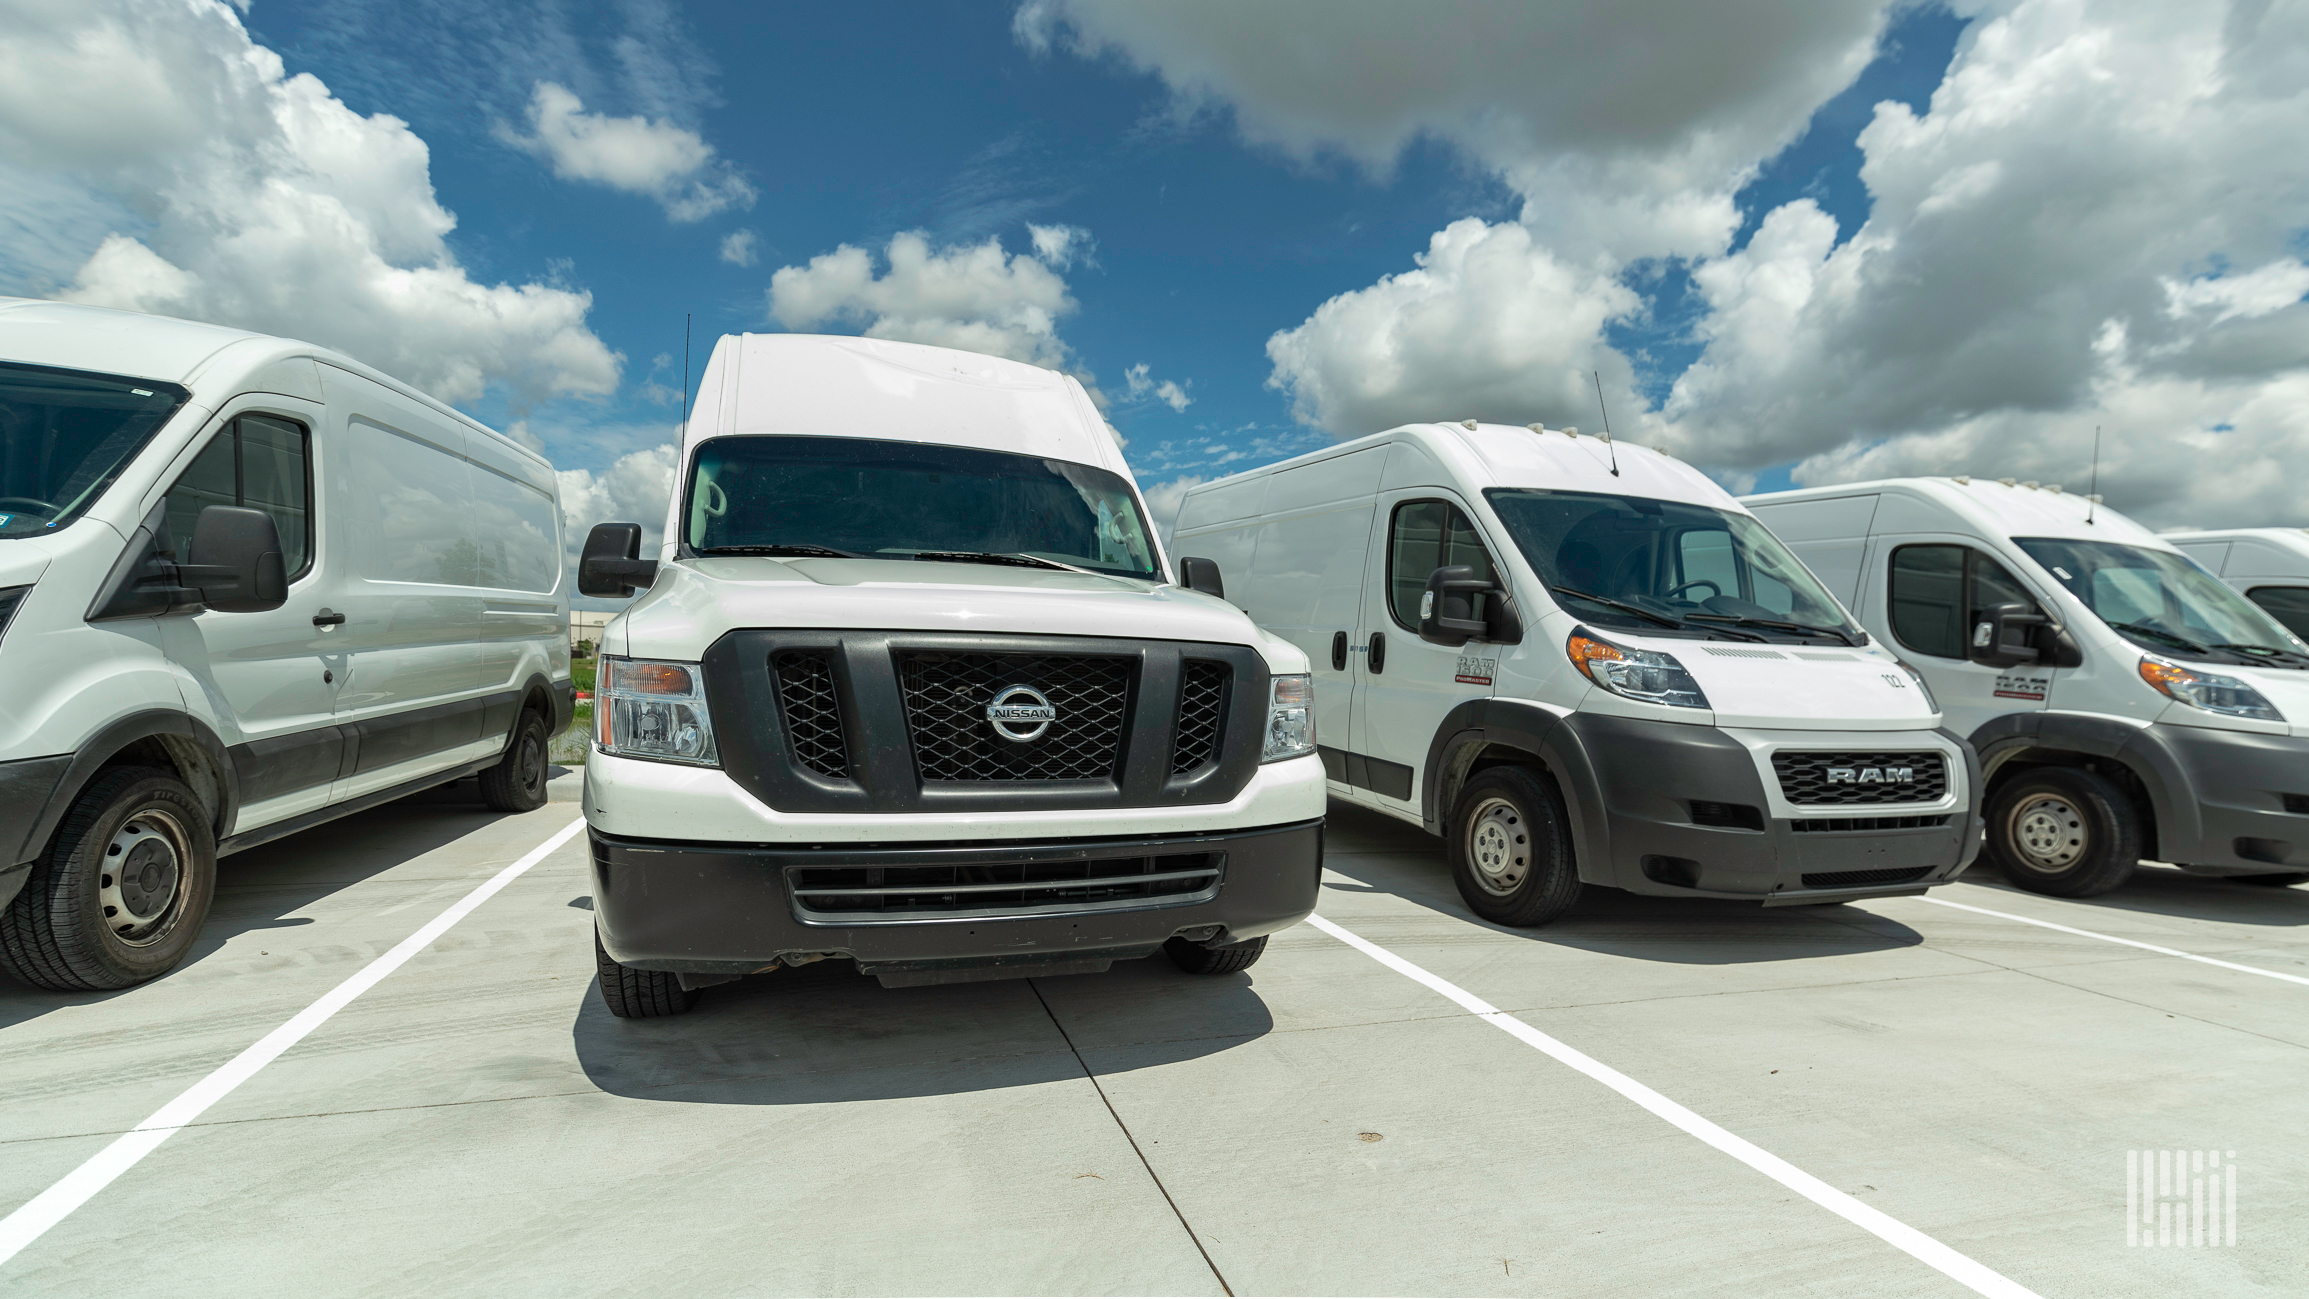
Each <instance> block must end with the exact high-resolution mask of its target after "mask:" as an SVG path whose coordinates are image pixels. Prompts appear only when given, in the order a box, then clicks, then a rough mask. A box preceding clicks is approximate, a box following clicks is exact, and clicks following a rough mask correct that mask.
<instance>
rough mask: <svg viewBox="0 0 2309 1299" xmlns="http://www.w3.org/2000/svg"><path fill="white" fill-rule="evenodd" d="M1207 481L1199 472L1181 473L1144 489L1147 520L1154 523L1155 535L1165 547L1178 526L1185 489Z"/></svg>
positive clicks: (1185, 493) (1184, 502) (1184, 499)
mask: <svg viewBox="0 0 2309 1299" xmlns="http://www.w3.org/2000/svg"><path fill="white" fill-rule="evenodd" d="M1209 481H1210V479H1208V478H1205V477H1203V476H1202V475H1201V474H1181V475H1180V476H1179V477H1177V478H1173V479H1171V480H1170V481H1169V482H1167V483H1156V484H1155V485H1154V486H1152V487H1149V488H1146V489H1144V494H1145V496H1146V510H1147V515H1148V518H1149V522H1151V523H1153V524H1154V530H1155V535H1156V536H1158V537H1160V538H1162V543H1163V546H1164V547H1165V548H1166V549H1167V548H1168V547H1169V546H1170V544H1171V532H1172V531H1173V530H1174V529H1176V528H1177V527H1178V522H1179V507H1180V506H1182V505H1184V504H1186V499H1187V489H1188V488H1190V487H1194V486H1198V485H1200V484H1202V483H1207V482H1209Z"/></svg>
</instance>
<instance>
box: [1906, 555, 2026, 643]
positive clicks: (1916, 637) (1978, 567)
mask: <svg viewBox="0 0 2309 1299" xmlns="http://www.w3.org/2000/svg"><path fill="white" fill-rule="evenodd" d="M1887 594H1888V595H1889V596H1890V604H1891V606H1892V636H1893V639H1895V640H1897V641H1899V642H1900V643H1901V644H1902V645H1905V646H1907V647H1908V648H1909V649H1912V650H1915V651H1916V652H1917V653H1919V654H1930V655H1932V656H1933V657H1935V658H1944V659H1960V658H1964V657H1967V654H1966V649H1965V641H1966V635H1967V632H1968V630H1969V629H1970V628H1971V627H1972V626H1973V624H1975V623H1977V622H1979V621H1980V620H1981V618H1982V617H1983V614H1984V611H1985V610H1987V609H1989V608H1991V607H1993V606H1996V605H2000V604H2018V605H2025V606H2027V607H2028V608H2030V609H2034V608H2036V607H2037V605H2036V597H2034V596H2032V595H2030V594H2029V591H2028V588H2027V587H2024V586H2022V585H2021V584H2020V580H2019V579H2018V578H2015V577H2014V576H2013V575H2012V573H2011V572H2010V571H2009V570H2008V569H2006V568H2005V566H2004V565H2002V564H2000V563H1998V562H1996V560H1995V559H1993V558H1991V557H1990V556H1988V555H1984V554H1982V553H1981V552H1979V551H1977V550H1973V549H1971V548H1970V547H1967V546H1902V547H1900V548H1899V549H1897V550H1895V551H1893V552H1892V571H1891V583H1890V588H1889V590H1888V592H1887Z"/></svg>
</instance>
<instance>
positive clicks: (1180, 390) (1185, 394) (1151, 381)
mask: <svg viewBox="0 0 2309 1299" xmlns="http://www.w3.org/2000/svg"><path fill="white" fill-rule="evenodd" d="M1122 381H1123V384H1124V385H1125V387H1124V392H1123V397H1124V400H1126V401H1145V400H1147V399H1149V398H1152V399H1154V400H1155V401H1159V402H1161V403H1162V404H1163V405H1165V406H1168V407H1170V408H1171V409H1172V410H1174V411H1177V412H1179V413H1181V414H1184V413H1185V412H1186V409H1187V407H1189V406H1192V405H1194V404H1195V399H1194V397H1193V396H1192V395H1191V394H1190V392H1189V391H1188V390H1189V389H1191V388H1193V387H1194V386H1195V381H1194V380H1192V379H1189V380H1187V381H1186V382H1185V383H1183V384H1182V383H1179V382H1178V381H1177V380H1174V379H1160V380H1158V379H1156V378H1155V377H1154V372H1153V367H1151V366H1149V365H1148V364H1147V363H1146V362H1144V361H1141V362H1139V363H1138V364H1137V365H1134V366H1131V367H1130V368H1129V369H1127V370H1124V371H1123V372H1122Z"/></svg>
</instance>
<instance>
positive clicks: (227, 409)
mask: <svg viewBox="0 0 2309 1299" xmlns="http://www.w3.org/2000/svg"><path fill="white" fill-rule="evenodd" d="M560 538H561V528H560V506H559V504H558V501H557V498H556V495H555V487H554V477H553V471H552V469H551V467H550V466H548V465H547V464H546V463H545V462H544V461H543V460H540V459H539V458H538V457H537V456H535V455H533V454H531V453H530V452H529V451H527V450H524V449H523V448H522V447H520V446H518V445H516V444H515V443H513V442H511V441H508V440H507V439H505V438H504V437H501V436H499V435H498V434H496V433H493V432H491V431H489V430H488V429H486V428H483V427H482V426H481V425H479V424H476V423H474V422H473V421H472V420H470V419H467V418H465V417H464V416H462V415H459V414H458V413H456V412H455V411H453V410H451V409H449V408H448V407H446V406H443V405H442V404H440V403H439V402H436V401H434V400H432V399H431V398H428V397H426V396H425V395H424V394H422V393H419V392H417V391H415V390H413V389H411V388H409V387H408V386H406V385H404V384H400V383H396V382H394V381H393V380H392V379H389V378H387V377H385V376H384V375H382V374H379V373H377V372H376V371H374V370H371V369H369V368H368V367H366V366H364V365H361V364H360V363H359V362H357V361H353V360H350V359H348V358H346V357H343V356H339V355H337V354H336V353H333V352H328V351H324V350H322V349H320V348H316V347H313V346H312V345H310V344H307V343H297V342H291V341H289V340H287V339H281V338H265V337H261V336H258V335H255V334H248V333H243V332H241V331H239V330H232V329H219V328H215V327H213V326H209V325H199V324H193V323H191V322H188V321H182V320H168V319H164V318H161V317H157V316H145V315H138V314H135V313H131V312H123V311H107V310H101V309H98V308H94V307H80V306H68V305H64V304H61V303H53V302H27V301H22V300H15V299H0V907H4V909H0V966H5V967H6V968H7V970H8V972H9V973H11V974H14V975H15V976H16V977H18V978H20V979H23V980H25V981H26V982H29V983H33V984H36V985H38V986H40V987H44V988H54V989H60V990H73V989H95V988H118V987H124V986H126V985H128V984H132V983H136V982H138V981H140V980H144V979H149V978H152V977H154V976H156V975H158V974H161V973H163V972H164V971H166V970H168V969H169V968H170V967H172V966H174V965H175V964H176V963H177V962H178V961H179V960H181V959H183V957H184V954H185V952H186V951H187V950H188V949H189V948H190V947H191V945H192V942H193V939H194V937H195V936H196V934H197V933H198V932H199V929H200V926H201V921H202V919H203V918H204V917H205V916H206V915H207V913H208V906H209V898H210V893H211V890H212V889H213V888H214V886H215V883H216V872H217V858H219V857H221V856H224V855H226V854H229V853H233V852H238V851H240V850H241V849H243V848H248V847H252V846H254V845H256V844H259V843H263V842H265V841H267V840H270V839H274V838H278V837H279V836H281V835H285V834H289V833H291V832H294V831H297V830H302V829H305V828H306V827H308V826H313V825H318V824H320V823H321V822H323V821H327V820H329V819H330V818H332V817H338V816H343V815H345V814H346V813H348V812H353V811H358V810H360V809H362V808H365V807H369V806H372V805H374V804H377V803H380V802H383V801H385V800H387V799H391V798H397V797H399V796H401V795H403V794H406V793H409V792H411V791H414V790H418V789H422V788H425V787H427V786H429V785H436V784H440V783H442V782H444V781H449V780H453V779H456V778H458V777H462V776H467V775H471V774H475V773H478V774H479V775H480V777H481V782H480V785H481V791H480V792H481V796H482V797H483V798H484V799H485V800H486V801H487V802H488V803H489V804H490V805H491V806H493V807H496V808H500V809H503V810H507V811H521V810H527V809H530V808H535V807H538V806H541V805H542V804H543V802H544V800H545V774H546V769H545V743H546V738H547V736H548V735H549V734H550V733H551V732H553V731H556V730H559V729H560V728H561V727H563V726H565V725H567V724H568V720H569V717H570V713H571V699H572V696H571V693H570V685H569V648H568V642H567V639H566V634H565V633H564V631H563V626H564V623H565V622H566V619H567V617H568V607H569V603H568V599H567V596H566V595H565V593H564V592H563V589H562V585H563V584H562V580H561V577H562V575H561V570H562V562H561V556H562V547H561V540H560Z"/></svg>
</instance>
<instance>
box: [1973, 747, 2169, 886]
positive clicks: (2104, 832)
mask: <svg viewBox="0 0 2309 1299" xmlns="http://www.w3.org/2000/svg"><path fill="white" fill-rule="evenodd" d="M1985 851H1986V852H1987V854H1988V856H1989V857H1990V859H1991V860H1993V861H1994V862H1995V863H1996V865H1997V867H1998V869H2000V870H2002V871H2003V872H2004V877H2005V878H2006V879H2008V880H2010V881H2012V882H2013V883H2014V884H2016V885H2018V886H2019V887H2021V888H2024V889H2027V890H2029V891H2030V892H2032V893H2044V894H2049V895H2051V896H2053V897H2059V898H2089V897H2095V896H2098V895H2099V894H2102V893H2106V892H2108V891H2109V890H2110V889H2113V888H2115V887H2117V886H2118V885H2120V884H2123V883H2124V882H2125V881H2126V880H2128V879H2131V878H2132V875H2133V868H2134V867H2136V866H2138V865H2139V864H2140V860H2141V819H2140V813H2139V810H2138V809H2136V808H2135V807H2134V806H2133V801H2132V799H2131V798H2129V797H2128V796H2127V795H2126V794H2125V791H2124V790H2123V789H2122V788H2121V787H2119V786H2118V785H2117V784H2116V782H2114V781H2112V780H2110V779H2108V778H2107V777H2105V776H2102V775H2099V774H2097V773H2095V772H2090V771H2084V770H2081V769H2079V768H2075V767H2041V768H2038V769H2037V770H2035V771H2030V772H2025V773H2022V774H2021V775H2018V776H2015V777H2014V778H2013V779H2011V780H2010V781H2007V782H2006V783H2005V784H2004V785H2003V786H2002V787H2000V788H1999V789H1998V790H1997V791H1996V793H1995V794H1994V795H1992V796H1991V797H1990V798H1989V800H1988V843H1987V845H1986V849H1985Z"/></svg>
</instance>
